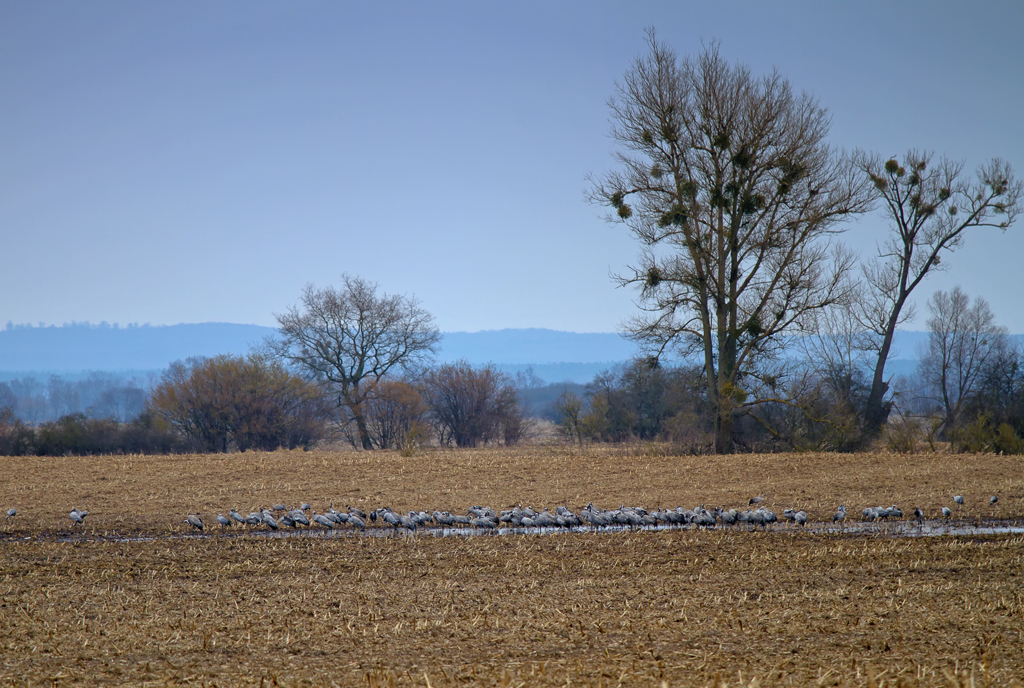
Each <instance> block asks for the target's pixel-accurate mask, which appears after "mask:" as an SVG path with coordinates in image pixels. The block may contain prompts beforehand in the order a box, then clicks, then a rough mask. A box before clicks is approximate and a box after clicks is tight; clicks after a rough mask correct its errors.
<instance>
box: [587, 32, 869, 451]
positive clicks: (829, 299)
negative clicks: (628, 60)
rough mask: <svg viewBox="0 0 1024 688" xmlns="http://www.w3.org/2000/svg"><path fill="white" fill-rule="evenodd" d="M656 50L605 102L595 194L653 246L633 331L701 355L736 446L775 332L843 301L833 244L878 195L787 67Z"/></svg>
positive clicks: (720, 417) (720, 436)
mask: <svg viewBox="0 0 1024 688" xmlns="http://www.w3.org/2000/svg"><path fill="white" fill-rule="evenodd" d="M648 44H649V47H650V53H649V55H647V56H646V57H641V58H638V59H637V60H636V62H635V63H634V65H633V67H632V69H630V71H629V72H627V73H626V75H625V79H624V82H623V83H622V84H620V85H619V86H618V95H617V96H616V97H615V98H613V99H611V100H610V101H609V106H610V108H611V113H612V119H613V123H614V124H613V130H612V136H613V138H614V139H615V140H616V141H618V143H619V144H620V145H621V146H622V148H623V149H624V152H620V153H618V154H617V155H616V160H617V162H618V164H619V166H620V168H621V170H620V171H617V172H612V173H609V174H606V175H605V176H604V177H602V178H601V179H599V180H595V181H594V184H593V189H592V192H591V197H592V200H594V201H595V202H598V203H602V204H608V205H610V206H611V207H612V208H613V210H614V212H613V213H612V214H611V215H610V216H609V219H610V220H612V221H617V222H622V223H625V224H626V225H627V226H628V227H629V229H630V230H631V231H632V233H633V234H634V235H635V236H636V238H637V239H638V240H639V241H640V243H641V244H642V246H643V247H644V248H643V253H642V257H641V260H640V263H639V265H638V266H636V267H633V268H631V271H632V273H633V274H631V275H628V276H624V277H620V284H622V285H635V286H637V287H638V288H639V289H640V302H641V308H643V309H644V310H645V311H646V314H645V315H643V316H640V317H637V318H635V319H633V320H632V321H631V322H630V323H629V324H628V325H627V331H628V333H629V334H630V335H632V336H633V337H634V338H635V339H637V340H639V341H641V342H643V343H645V344H647V345H648V347H649V348H650V349H651V350H652V351H653V352H654V353H655V354H656V355H661V354H662V353H663V352H665V351H666V349H669V348H675V349H678V350H681V351H682V352H683V353H685V354H696V355H698V356H699V357H700V359H701V362H702V365H703V369H704V376H705V379H706V383H707V388H708V394H709V397H710V400H711V402H712V404H713V406H714V408H715V414H716V425H715V438H716V439H715V448H716V450H717V451H719V452H725V453H727V452H731V451H732V450H733V427H734V422H735V419H736V417H737V416H739V415H741V414H743V413H748V412H750V410H751V409H752V408H753V407H754V406H755V405H756V404H758V403H760V401H761V399H760V398H759V397H758V394H757V387H758V386H759V385H760V384H761V383H762V382H764V380H763V379H762V376H761V375H760V374H759V370H760V364H761V362H762V361H764V360H765V359H766V358H770V357H771V356H772V355H773V353H774V352H775V351H776V350H777V348H778V346H779V345H780V343H779V339H780V335H782V334H784V333H787V332H790V331H793V330H795V329H799V328H800V327H801V326H802V325H803V324H804V323H805V321H807V319H808V315H809V314H810V313H812V312H813V311H815V310H817V309H821V308H824V307H827V306H829V305H830V304H832V303H835V302H836V301H837V300H840V299H841V298H843V296H844V286H845V284H846V283H845V282H844V280H843V276H844V275H845V274H846V273H847V272H848V270H849V269H850V267H851V265H852V258H851V257H850V256H849V254H848V253H847V252H845V251H844V250H842V249H841V247H839V246H838V245H837V244H836V243H835V242H834V241H833V237H834V235H835V234H837V233H838V232H839V231H840V229H841V223H842V222H843V221H844V220H846V219H848V218H849V217H850V216H851V215H852V214H855V213H860V212H863V211H865V210H866V209H867V208H868V206H869V203H870V193H869V190H868V188H867V185H866V184H865V183H863V181H862V180H860V179H859V178H858V177H857V175H856V174H855V168H853V166H852V165H851V164H849V163H848V161H847V160H846V159H845V157H844V156H842V155H840V154H837V153H836V152H835V151H834V150H833V149H831V148H830V147H829V146H828V145H826V143H825V137H826V135H827V134H828V130H829V124H830V120H829V116H828V113H827V112H826V111H825V110H824V109H823V108H822V107H820V106H819V105H818V103H817V101H816V100H815V99H814V98H812V97H811V96H809V95H806V94H802V95H799V96H798V95H796V94H794V93H793V89H792V87H791V86H790V84H789V82H788V81H787V80H785V79H784V78H782V77H781V76H780V75H779V74H778V73H772V74H769V75H767V76H764V77H761V78H758V77H755V76H753V75H752V74H751V73H750V71H749V69H748V68H747V67H744V66H732V65H729V64H727V63H726V61H725V60H724V59H723V58H722V57H721V56H720V55H719V51H718V46H717V44H711V45H710V46H707V47H705V49H704V51H703V52H702V53H701V54H700V55H699V56H698V57H697V58H696V59H691V58H686V59H679V58H678V57H677V56H676V54H675V53H674V52H673V51H672V50H670V49H668V48H667V47H665V46H664V45H662V44H660V43H658V41H657V40H656V38H655V36H654V32H653V31H650V32H649V41H648ZM769 382H770V381H769Z"/></svg>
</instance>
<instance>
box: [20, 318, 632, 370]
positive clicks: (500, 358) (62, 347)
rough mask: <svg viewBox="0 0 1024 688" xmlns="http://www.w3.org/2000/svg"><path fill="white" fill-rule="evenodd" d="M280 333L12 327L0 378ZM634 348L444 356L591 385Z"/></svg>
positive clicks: (487, 338) (173, 357) (459, 347)
mask: <svg viewBox="0 0 1024 688" xmlns="http://www.w3.org/2000/svg"><path fill="white" fill-rule="evenodd" d="M275 333H276V330H275V329H274V328H272V327H261V326H259V325H235V324H230V323H200V324H186V325H167V326H148V325H147V326H141V327H136V326H133V327H117V326H109V325H89V324H73V325H66V326H63V327H31V326H16V327H8V328H7V329H3V330H0V379H10V378H13V377H20V376H22V375H26V374H32V375H35V376H36V377H45V376H47V375H50V374H59V375H65V376H68V375H71V376H73V375H75V374H76V373H82V372H83V371H94V370H95V371H109V372H123V371H132V372H133V373H138V372H140V371H159V370H163V369H164V368H166V367H167V366H168V364H170V363H172V362H173V361H177V360H182V359H185V358H189V357H191V356H216V355H219V354H234V355H240V354H245V353H247V352H248V351H249V350H250V349H251V348H252V346H253V345H256V344H258V343H260V342H261V341H263V339H264V338H265V337H267V336H270V335H274V334H275ZM633 350H634V348H633V344H632V343H631V342H629V341H627V340H625V339H623V338H622V337H621V336H619V335H617V334H609V333H589V334H579V333H576V332H559V331H555V330H544V329H522V330H513V329H506V330H489V331H483V332H450V333H446V334H445V335H444V339H443V340H442V344H441V347H440V350H439V352H438V359H439V360H440V361H442V362H450V361H456V360H459V359H465V360H466V361H468V362H469V363H471V364H473V365H483V364H486V363H494V364H495V365H496V366H497V367H498V368H499V369H501V370H503V371H505V372H507V373H510V374H515V373H517V372H522V371H525V370H526V368H528V367H530V366H533V372H534V374H535V375H537V376H538V377H540V378H542V379H544V380H546V381H550V382H560V381H562V380H571V381H577V382H587V381H589V380H590V379H591V378H593V377H594V375H595V374H596V373H598V372H600V371H602V370H605V369H607V368H609V367H611V366H613V365H615V364H616V363H618V362H621V361H625V360H627V359H629V358H630V356H631V355H632V353H633Z"/></svg>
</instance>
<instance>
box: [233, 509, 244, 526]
mask: <svg viewBox="0 0 1024 688" xmlns="http://www.w3.org/2000/svg"><path fill="white" fill-rule="evenodd" d="M231 518H233V519H235V520H236V521H238V522H239V523H241V524H242V525H245V516H242V514H240V513H238V512H237V511H235V509H234V508H233V507H232V509H231Z"/></svg>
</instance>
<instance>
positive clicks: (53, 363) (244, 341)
mask: <svg viewBox="0 0 1024 688" xmlns="http://www.w3.org/2000/svg"><path fill="white" fill-rule="evenodd" d="M274 332H275V330H274V329H273V328H270V327H260V326H258V325H234V324H231V323H199V324H190V325H170V326H159V327H153V326H148V325H144V326H141V327H115V326H106V325H88V324H84V325H83V324H75V325H65V326H63V327H24V326H18V327H8V328H7V329H4V330H0V370H2V371H4V372H7V373H13V372H18V371H47V372H52V373H63V372H76V371H83V370H103V371H123V370H161V369H163V368H166V367H167V366H168V364H170V363H172V362H174V361H177V360H179V359H185V358H188V357H190V356H216V355H218V354H243V353H246V352H248V351H249V348H250V347H251V346H252V345H254V344H258V343H259V342H260V341H262V340H263V338H264V337H266V336H267V335H270V334H274Z"/></svg>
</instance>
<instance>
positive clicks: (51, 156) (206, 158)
mask: <svg viewBox="0 0 1024 688" xmlns="http://www.w3.org/2000/svg"><path fill="white" fill-rule="evenodd" d="M1022 26H1024V3H1021V2H1018V1H1016V0H1010V1H1007V2H985V1H981V2H975V3H971V4H970V6H969V7H968V6H967V5H965V4H964V3H960V2H947V1H943V0H922V1H909V0H908V1H903V2H896V3H893V2H888V1H886V2H874V1H864V2H855V3H831V2H829V3H825V2H817V1H806V2H775V3H764V2H735V1H725V2H714V3H709V2H684V1H672V2H669V1H664V2H652V1H649V0H648V1H644V0H632V1H630V2H607V1H602V0H565V1H562V2H556V3H552V2H533V1H529V0H517V2H514V3H498V2H479V1H478V0H473V1H470V2H447V1H439V2H431V3H424V2H411V1H409V2H407V1H402V0H393V1H389V2H383V3H365V2H359V3H357V2H344V1H341V0H333V1H330V2H320V1H317V0H305V1H303V2H280V1H278V2H261V1H259V0H246V1H245V2H206V1H205V0H204V1H203V2H198V1H193V0H175V1H174V2H169V1H168V2H159V1H154V2H145V3H140V2H135V1H120V0H101V1H99V2H88V3H82V2H73V1H70V0H67V1H61V2H56V1H47V0H43V1H40V2H31V3H28V2H21V1H12V0H0V323H4V322H8V321H11V322H13V323H16V324H20V323H46V324H58V325H59V324H62V323H66V322H72V321H77V322H82V321H90V322H93V323H99V322H101V321H105V322H109V323H120V324H122V325H126V324H128V323H139V324H144V323H150V324H153V325H162V324H176V323H198V322H233V323H247V324H257V325H270V326H273V325H275V324H276V321H275V319H274V314H275V313H281V312H283V311H284V310H285V309H287V308H288V307H289V306H291V305H293V304H295V303H296V302H297V301H298V298H299V296H300V293H301V290H302V287H303V285H305V284H306V283H313V284H316V285H318V286H327V285H337V284H339V283H340V276H341V275H342V273H349V274H355V275H361V276H362V277H364V278H367V279H370V280H373V281H375V282H377V283H379V285H380V289H381V290H382V291H384V292H387V293H401V294H406V295H409V296H414V297H415V298H417V299H418V300H419V301H420V302H421V304H422V306H423V307H424V308H426V309H427V310H428V311H430V312H431V313H433V315H434V316H435V318H436V324H437V325H438V327H440V328H441V330H442V331H449V332H452V331H479V330H493V329H502V328H528V327H538V328H551V329H557V330H568V331H576V332H614V331H616V330H618V329H619V327H620V325H621V324H622V323H623V321H624V320H625V319H626V318H628V317H629V316H630V315H633V314H635V313H636V312H637V310H636V305H635V303H634V299H635V296H636V295H635V294H634V293H633V292H631V291H629V290H625V289H620V288H618V287H616V286H615V284H614V282H613V280H612V279H611V276H612V275H613V274H614V273H616V272H622V271H624V270H625V269H626V267H627V266H628V265H629V264H630V263H631V262H633V261H634V260H635V259H636V257H637V255H638V248H639V247H638V245H637V244H636V242H635V241H634V240H633V239H632V238H631V237H630V236H629V234H628V232H627V231H626V230H625V228H624V227H623V226H621V225H614V224H607V223H605V222H604V221H603V219H602V216H603V211H602V209H601V208H598V207H595V206H593V205H591V204H589V203H588V202H587V201H586V198H585V194H586V191H587V188H588V183H587V181H586V177H587V175H588V174H594V175H600V174H601V173H603V172H605V171H608V170H610V169H612V168H613V164H614V163H613V159H612V154H613V152H614V151H615V146H614V143H613V142H612V140H611V139H610V138H609V135H608V134H609V130H610V120H609V114H608V108H607V99H608V98H609V97H610V96H611V95H612V94H613V93H614V89H615V83H616V81H617V80H621V78H622V76H623V74H624V73H625V72H626V71H627V70H628V69H629V67H630V64H631V62H632V61H633V60H634V59H636V58H637V57H639V56H642V55H643V54H644V53H645V33H644V30H645V28H646V27H654V28H655V30H656V31H657V33H658V36H659V38H660V39H661V40H662V41H664V42H665V43H666V44H667V45H669V46H671V47H673V48H674V49H675V50H676V51H677V52H678V53H680V54H695V53H697V52H699V51H700V50H701V45H702V42H705V43H706V42H708V41H712V40H718V41H720V44H721V52H722V54H723V55H724V56H725V57H726V58H727V59H729V60H730V61H734V62H741V63H744V64H747V65H749V67H750V68H751V69H752V70H753V72H754V73H755V74H764V73H767V72H770V71H771V70H772V69H778V70H779V72H780V73H781V74H783V75H784V76H786V77H787V78H788V79H789V80H790V81H791V83H792V84H793V86H794V87H795V88H796V89H797V90H803V91H807V92H809V93H812V94H813V95H814V96H815V97H817V98H818V99H819V101H820V103H821V105H823V106H825V107H826V108H828V110H829V112H830V113H831V115H832V129H831V134H830V136H829V142H830V143H832V144H834V145H836V146H838V147H842V148H846V149H852V148H863V149H866V150H869V151H876V152H878V153H880V154H882V155H886V156H888V155H898V154H902V153H903V152H905V151H906V150H908V149H910V148H919V149H926V150H932V151H935V152H936V153H937V154H940V155H946V156H948V157H951V158H954V159H958V160H963V161H965V163H966V165H967V169H968V170H973V169H974V168H976V167H977V166H978V165H979V164H980V163H982V162H984V161H986V160H988V159H990V158H992V157H1001V158H1003V159H1005V160H1008V161H1009V162H1010V164H1011V165H1013V166H1014V168H1015V169H1016V170H1017V172H1018V176H1020V175H1022V174H1024V133H1022V127H1021V125H1020V123H1021V121H1022V119H1021V118H1022V112H1024V41H1021V40H1020V31H1021V27H1022ZM886 226H887V225H886V221H885V218H884V216H882V215H880V214H876V215H870V216H865V217H861V218H858V219H855V220H853V221H851V222H850V223H849V225H848V229H847V232H846V234H845V240H846V241H847V243H848V244H849V245H850V246H851V247H852V248H854V250H856V251H858V252H859V253H860V254H861V255H865V256H866V255H869V254H871V253H872V252H873V251H874V250H875V246H876V242H877V241H879V240H880V238H881V237H883V236H884V233H885V230H886ZM1022 256H1024V221H1021V222H1018V223H1017V225H1016V226H1012V227H1011V228H1010V229H1009V230H1008V231H1007V232H1000V231H999V230H995V229H980V230H978V231H977V232H975V233H973V235H971V236H969V237H968V238H967V241H966V243H965V246H964V247H963V248H962V249H961V250H959V251H958V252H956V253H955V254H953V255H952V256H945V257H944V260H943V266H944V267H947V268H948V269H947V270H946V271H945V272H942V273H940V274H937V275H935V276H933V277H930V278H929V279H928V280H927V281H926V282H925V283H924V284H923V285H922V287H921V288H920V289H919V290H918V292H915V296H916V300H917V301H918V303H919V304H920V306H921V307H920V308H919V312H923V311H924V308H923V305H924V303H925V301H926V299H927V298H928V296H929V295H930V294H931V293H932V292H933V291H934V290H935V289H950V288H952V287H953V286H954V285H961V286H962V287H963V288H964V289H965V290H966V291H967V292H968V293H969V294H971V295H976V296H983V297H984V298H986V299H987V300H988V301H989V303H990V304H991V306H992V308H993V311H994V312H995V314H996V317H997V320H998V321H999V322H1000V323H1001V324H1003V325H1005V326H1007V327H1008V328H1009V329H1010V330H1011V331H1013V332H1024V308H1022V307H1021V305H1020V304H1021V301H1022V296H1024V277H1022V276H1021V268H1020V265H1021V262H1022ZM925 315H926V314H922V315H919V316H918V318H917V321H915V322H914V323H911V324H910V325H908V327H909V328H910V329H914V328H916V329H923V328H924V324H923V323H924V317H925Z"/></svg>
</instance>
